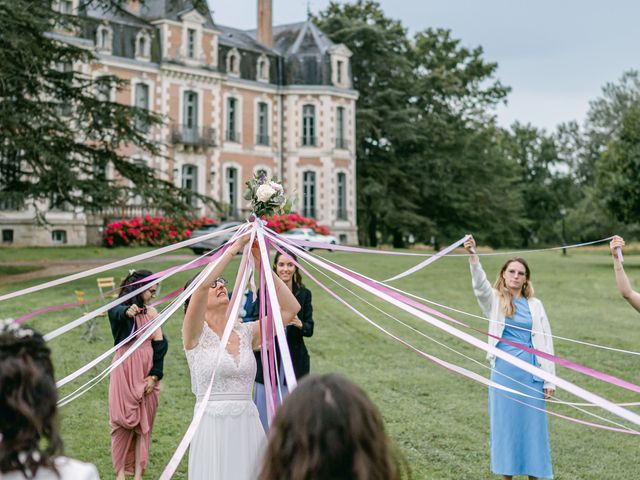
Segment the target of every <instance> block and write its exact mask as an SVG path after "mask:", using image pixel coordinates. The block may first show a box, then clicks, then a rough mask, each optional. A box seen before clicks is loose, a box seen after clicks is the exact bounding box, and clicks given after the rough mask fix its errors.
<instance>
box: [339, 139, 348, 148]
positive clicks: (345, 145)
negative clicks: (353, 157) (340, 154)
mask: <svg viewBox="0 0 640 480" xmlns="http://www.w3.org/2000/svg"><path fill="white" fill-rule="evenodd" d="M336 148H338V149H341V150H348V149H349V141H348V140H347V139H346V138H336Z"/></svg>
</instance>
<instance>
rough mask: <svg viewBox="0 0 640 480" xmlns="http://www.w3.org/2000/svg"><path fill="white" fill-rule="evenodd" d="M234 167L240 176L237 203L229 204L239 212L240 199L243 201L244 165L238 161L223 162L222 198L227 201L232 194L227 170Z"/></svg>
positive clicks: (237, 187) (237, 181) (237, 184)
mask: <svg viewBox="0 0 640 480" xmlns="http://www.w3.org/2000/svg"><path fill="white" fill-rule="evenodd" d="M230 168H233V169H235V170H236V173H237V175H238V178H236V189H237V192H236V196H235V205H232V204H231V203H230V202H229V206H230V207H231V209H232V210H233V211H235V212H237V213H240V206H241V205H240V201H241V197H242V192H241V188H242V187H241V184H242V178H243V177H242V173H243V172H242V165H240V164H239V163H237V162H228V161H227V162H223V163H222V175H221V177H222V195H223V196H222V199H223V202H227V200H229V196H230V193H231V192H230V190H229V182H228V181H227V170H228V169H230Z"/></svg>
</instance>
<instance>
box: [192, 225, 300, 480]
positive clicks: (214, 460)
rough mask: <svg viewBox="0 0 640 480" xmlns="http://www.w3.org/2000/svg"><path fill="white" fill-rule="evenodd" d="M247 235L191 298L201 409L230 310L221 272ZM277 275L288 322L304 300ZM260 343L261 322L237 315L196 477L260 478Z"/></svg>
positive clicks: (201, 436) (202, 429)
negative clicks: (256, 387) (255, 393)
mask: <svg viewBox="0 0 640 480" xmlns="http://www.w3.org/2000/svg"><path fill="white" fill-rule="evenodd" d="M247 241H248V238H246V237H245V238H241V239H239V240H238V241H236V242H235V243H234V244H233V245H232V246H231V247H229V249H228V250H227V251H226V252H225V253H224V254H223V255H222V258H221V260H220V262H218V265H217V266H216V267H215V268H214V269H213V270H212V271H211V273H210V274H209V276H208V277H207V279H206V280H205V281H204V282H203V284H202V285H201V286H200V287H199V288H197V289H196V290H195V291H194V293H193V295H192V296H191V299H190V301H189V302H187V303H185V308H186V313H185V317H184V323H183V325H182V341H183V344H184V348H185V352H186V356H187V362H188V364H189V369H190V371H191V389H192V391H193V393H194V394H195V395H196V399H197V400H196V405H195V410H197V408H198V406H199V405H200V402H202V401H203V397H204V395H205V393H206V390H207V387H208V385H209V381H210V380H211V375H212V374H213V368H214V364H215V360H216V355H217V353H218V351H219V349H220V346H221V344H220V339H221V338H222V334H223V331H224V327H225V325H226V323H227V319H228V316H229V313H230V312H229V310H230V302H229V296H228V292H227V288H226V283H227V282H226V280H224V279H223V278H222V277H220V274H221V273H222V272H223V270H224V268H225V267H226V266H227V265H228V263H229V262H230V261H231V259H232V258H233V257H234V256H235V255H236V254H237V253H238V252H239V251H240V250H241V249H242V247H243V246H244V245H245V244H246V243H247ZM252 254H253V256H254V257H255V258H256V260H257V262H256V263H257V264H258V265H259V264H260V253H259V250H258V249H257V248H253V249H252ZM272 275H273V280H274V282H275V285H276V295H277V297H278V302H279V303H280V308H281V312H282V320H283V323H284V324H285V327H286V325H287V324H288V323H289V322H291V321H292V320H293V319H294V318H295V316H296V314H297V313H298V311H299V310H300V305H299V304H298V302H297V300H296V298H295V297H294V295H293V293H292V292H291V290H289V289H288V288H287V287H286V285H285V284H284V283H283V282H282V280H280V279H279V278H278V276H277V275H274V274H273V273H272ZM259 348H260V326H259V322H250V323H240V321H239V319H237V321H236V323H235V325H234V328H233V331H232V333H231V336H230V337H229V342H228V344H227V347H226V349H225V352H223V353H222V358H221V360H220V365H219V368H218V369H217V371H216V375H215V379H214V382H213V389H212V393H211V396H210V397H209V400H208V404H207V408H206V411H205V414H204V416H203V417H202V421H201V422H200V425H199V426H198V429H197V431H196V433H195V435H194V437H193V440H192V441H191V447H190V449H189V479H190V480H201V479H202V480H253V479H255V478H256V476H257V473H258V468H259V463H260V460H261V457H262V452H263V448H264V444H265V433H264V429H263V428H262V424H261V423H260V417H259V416H258V410H257V409H256V406H255V404H254V403H253V401H252V399H251V390H252V387H253V380H254V378H255V374H256V361H255V357H254V355H253V350H254V349H255V350H257V349H259Z"/></svg>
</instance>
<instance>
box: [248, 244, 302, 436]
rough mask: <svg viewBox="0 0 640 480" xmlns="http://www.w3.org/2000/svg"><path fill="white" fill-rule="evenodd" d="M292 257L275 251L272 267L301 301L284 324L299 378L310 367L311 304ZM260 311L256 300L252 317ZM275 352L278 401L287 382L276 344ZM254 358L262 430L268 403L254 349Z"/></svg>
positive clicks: (285, 389) (259, 364) (258, 359)
mask: <svg viewBox="0 0 640 480" xmlns="http://www.w3.org/2000/svg"><path fill="white" fill-rule="evenodd" d="M292 259H293V260H295V261H297V258H296V256H295V255H294V254H292V253H287V254H286V255H282V254H281V253H280V252H278V253H276V256H275V259H274V261H273V271H274V272H275V273H276V275H278V277H280V279H281V280H282V281H283V282H284V283H285V284H286V285H287V287H289V288H290V289H291V291H292V292H293V294H294V295H295V297H296V300H298V303H299V304H300V307H301V308H300V312H298V316H297V317H296V318H295V319H294V320H293V321H292V322H291V323H290V324H289V325H288V326H287V330H286V332H287V345H289V351H290V352H291V361H292V363H293V370H294V372H295V375H296V379H300V378H302V377H304V376H305V375H307V374H308V373H309V371H310V368H311V364H310V359H309V352H308V351H307V347H306V345H305V344H304V337H311V336H312V335H313V306H312V305H311V291H310V290H308V289H307V288H305V286H304V285H303V283H302V277H301V275H300V272H299V271H298V268H297V267H296V266H295V265H294V263H293V261H292ZM259 311H260V305H259V302H257V301H256V302H255V303H254V304H253V312H252V315H251V317H252V318H253V319H256V320H257V319H258V316H259ZM276 354H277V357H276V358H277V359H278V362H277V367H278V376H279V378H280V381H281V382H282V385H281V386H280V387H279V388H278V386H276V388H277V390H278V391H277V394H276V399H277V403H278V405H279V404H280V402H281V401H282V400H283V399H281V398H280V391H282V396H283V398H284V397H286V396H287V394H288V390H287V386H286V380H285V378H284V369H283V368H282V363H281V361H280V351H279V349H278V348H277V344H276ZM255 356H256V362H257V364H258V370H257V372H256V383H255V387H254V389H253V401H254V402H255V404H256V406H257V407H258V412H259V414H260V421H261V422H262V426H263V427H264V429H265V431H267V430H268V429H269V423H268V420H267V404H266V392H265V387H264V374H263V371H262V357H261V354H260V352H259V351H257V352H255Z"/></svg>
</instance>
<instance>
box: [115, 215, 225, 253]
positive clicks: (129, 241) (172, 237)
mask: <svg viewBox="0 0 640 480" xmlns="http://www.w3.org/2000/svg"><path fill="white" fill-rule="evenodd" d="M213 223H217V222H216V220H214V219H213V218H207V217H202V218H191V219H188V218H170V217H152V216H151V215H145V216H143V217H134V218H129V219H126V220H118V221H116V222H112V223H110V224H109V225H107V227H106V228H105V231H104V244H105V245H106V246H107V247H120V246H128V245H140V246H152V247H162V246H164V245H170V244H172V243H177V242H181V241H183V240H186V239H187V238H189V237H190V236H191V232H192V231H194V230H196V229H198V228H201V227H202V226H203V225H211V224H213Z"/></svg>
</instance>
